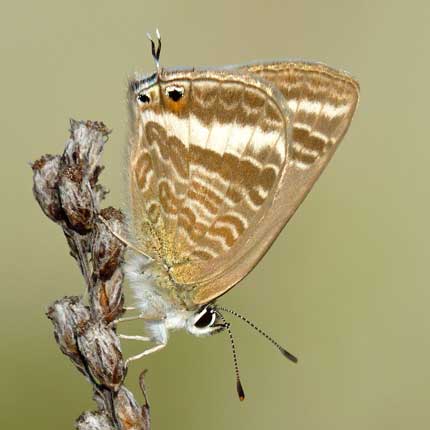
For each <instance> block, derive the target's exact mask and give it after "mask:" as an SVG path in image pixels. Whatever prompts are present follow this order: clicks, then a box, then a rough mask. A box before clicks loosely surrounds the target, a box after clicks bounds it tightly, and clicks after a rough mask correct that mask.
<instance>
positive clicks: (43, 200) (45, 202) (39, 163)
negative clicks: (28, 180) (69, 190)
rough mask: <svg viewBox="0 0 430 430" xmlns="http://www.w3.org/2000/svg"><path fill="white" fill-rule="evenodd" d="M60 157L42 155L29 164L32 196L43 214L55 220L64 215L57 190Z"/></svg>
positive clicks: (59, 219)
mask: <svg viewBox="0 0 430 430" xmlns="http://www.w3.org/2000/svg"><path fill="white" fill-rule="evenodd" d="M60 158H61V157H60V156H59V155H55V156H54V155H44V156H43V157H42V158H40V159H39V160H36V161H35V162H34V163H33V164H32V166H31V168H32V169H33V193H34V197H35V198H36V200H37V202H38V203H39V205H40V207H41V208H42V210H43V212H44V213H45V215H46V216H48V217H49V218H51V219H52V220H53V221H55V222H59V221H61V220H62V219H63V216H64V215H63V211H62V209H61V204H60V198H59V195H58V190H57V186H58V169H59V166H60Z"/></svg>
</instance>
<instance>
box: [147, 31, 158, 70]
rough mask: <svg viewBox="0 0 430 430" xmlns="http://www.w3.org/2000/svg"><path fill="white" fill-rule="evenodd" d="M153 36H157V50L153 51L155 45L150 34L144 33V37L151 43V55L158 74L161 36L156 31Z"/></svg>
mask: <svg viewBox="0 0 430 430" xmlns="http://www.w3.org/2000/svg"><path fill="white" fill-rule="evenodd" d="M155 34H156V35H157V42H158V44H157V49H155V43H154V41H153V40H152V37H151V34H150V33H146V36H147V37H148V39H149V41H150V42H151V53H152V56H153V58H154V61H155V65H156V66H157V73H158V74H160V52H161V36H160V32H159V31H158V28H157V30H156V31H155Z"/></svg>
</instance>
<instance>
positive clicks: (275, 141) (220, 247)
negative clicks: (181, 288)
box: [173, 90, 287, 283]
mask: <svg viewBox="0 0 430 430" xmlns="http://www.w3.org/2000/svg"><path fill="white" fill-rule="evenodd" d="M244 100H245V104H244V106H241V115H242V118H241V124H242V125H236V127H235V130H236V131H238V130H240V127H245V126H247V127H250V128H251V130H252V131H251V134H250V135H249V137H248V138H247V140H246V141H245V142H242V143H241V145H232V146H231V147H230V148H229V150H230V151H232V152H234V151H236V152H237V151H238V149H239V150H240V152H239V153H238V154H237V155H236V154H233V153H230V152H228V151H226V152H225V153H224V154H223V158H222V159H223V163H222V170H221V172H222V175H223V177H225V178H226V179H227V182H228V188H227V189H226V190H225V194H224V196H223V200H224V202H223V205H222V206H221V208H220V209H219V210H218V212H217V217H216V219H215V220H214V222H213V223H212V224H211V227H210V229H209V230H208V233H207V234H206V235H205V236H202V237H201V238H200V239H199V241H198V243H197V245H198V246H196V249H195V250H194V251H193V254H191V257H192V262H191V263H189V264H183V265H178V266H175V267H174V271H173V273H174V276H175V278H176V279H177V281H178V282H179V283H199V282H204V281H206V280H207V279H208V278H209V277H211V276H212V275H214V274H216V273H219V272H221V271H223V270H224V269H225V268H226V267H227V266H230V264H234V260H235V254H236V251H237V249H238V247H239V246H240V245H239V244H238V243H239V242H240V241H241V240H242V242H243V241H246V237H244V236H246V235H247V232H248V231H249V232H250V231H251V230H252V229H253V227H254V225H253V224H254V222H257V221H258V220H259V219H261V218H262V217H263V216H264V213H263V212H262V208H263V207H264V206H267V205H270V202H268V198H270V196H272V197H273V194H274V191H275V184H276V182H277V181H278V180H279V177H280V175H281V173H282V165H283V163H285V156H286V145H287V143H286V122H287V121H286V119H285V113H284V112H283V111H281V110H280V108H279V105H278V103H276V102H275V100H273V99H272V98H269V97H268V95H267V94H264V93H262V92H261V91H260V90H258V91H257V90H256V92H255V93H254V94H248V95H247V97H244ZM245 115H246V116H245ZM244 118H248V124H246V123H245V121H244ZM239 135H240V132H239V131H238V136H239ZM232 143H234V142H232ZM206 151H208V150H206ZM214 152H215V151H214ZM208 155H209V154H207V156H208ZM212 156H213V154H212ZM218 156H219V155H218ZM249 234H251V233H249ZM199 259H200V261H198V260H199ZM204 260H205V261H204ZM226 260H227V261H228V263H229V264H227V265H226Z"/></svg>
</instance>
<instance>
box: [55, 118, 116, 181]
mask: <svg viewBox="0 0 430 430" xmlns="http://www.w3.org/2000/svg"><path fill="white" fill-rule="evenodd" d="M109 133H110V131H109V130H108V129H107V127H106V126H105V125H104V124H103V123H102V122H97V121H75V120H70V139H69V140H68V141H67V143H66V148H65V150H64V154H63V160H64V163H65V164H66V165H69V166H72V165H78V166H80V167H82V169H83V170H84V171H85V173H86V175H87V177H88V180H89V181H90V183H91V185H94V184H95V183H96V182H97V179H98V175H99V174H100V172H101V170H102V167H101V166H100V165H99V161H100V155H101V152H102V151H103V147H104V144H105V143H106V141H107V138H108V136H109Z"/></svg>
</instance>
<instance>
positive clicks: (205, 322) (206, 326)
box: [186, 304, 227, 336]
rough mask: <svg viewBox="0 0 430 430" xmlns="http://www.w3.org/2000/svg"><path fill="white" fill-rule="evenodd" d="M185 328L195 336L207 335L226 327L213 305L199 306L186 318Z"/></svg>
mask: <svg viewBox="0 0 430 430" xmlns="http://www.w3.org/2000/svg"><path fill="white" fill-rule="evenodd" d="M186 328H187V330H188V332H189V333H191V334H193V335H195V336H209V335H212V334H215V333H219V332H220V331H223V330H225V329H226V328H227V326H226V324H225V321H224V320H223V318H222V317H221V315H220V314H219V312H218V311H217V309H216V307H215V305H213V304H209V305H205V306H203V307H201V308H199V309H198V310H197V311H196V312H195V313H194V314H193V315H192V316H191V317H190V318H189V319H188V320H187V325H186Z"/></svg>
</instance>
